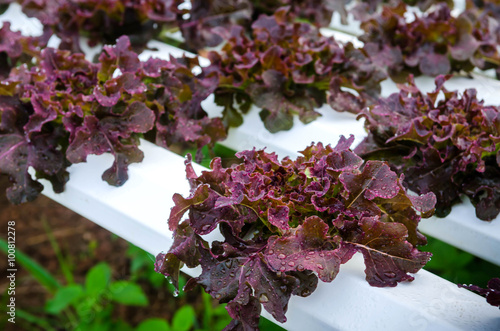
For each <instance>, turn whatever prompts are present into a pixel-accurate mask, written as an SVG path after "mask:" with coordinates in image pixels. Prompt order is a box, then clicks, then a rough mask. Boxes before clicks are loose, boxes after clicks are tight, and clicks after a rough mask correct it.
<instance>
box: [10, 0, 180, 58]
mask: <svg viewBox="0 0 500 331" xmlns="http://www.w3.org/2000/svg"><path fill="white" fill-rule="evenodd" d="M19 2H20V3H21V4H22V6H23V11H24V12H25V13H26V14H27V15H28V16H30V17H36V18H38V19H39V20H40V21H41V23H42V24H43V25H44V27H45V29H46V30H50V31H52V32H53V33H55V34H56V35H57V36H58V37H59V38H61V46H60V47H61V48H62V49H68V50H72V51H76V52H78V51H79V50H80V44H79V35H80V34H83V35H87V36H88V38H89V42H90V44H95V43H98V42H105V43H114V42H115V40H116V39H117V38H118V37H120V36H122V35H129V36H130V38H131V40H132V43H133V44H134V45H136V46H138V47H143V46H145V44H146V43H147V42H148V41H149V40H150V39H151V38H152V37H153V36H155V34H157V33H158V32H159V28H160V27H161V26H162V25H164V24H174V22H175V20H176V11H175V7H174V4H175V1H174V0H165V1H159V0H126V1H116V0H90V1H69V0H63V1H61V0H46V1H37V0H20V1H19Z"/></svg>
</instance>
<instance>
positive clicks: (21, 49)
mask: <svg viewBox="0 0 500 331" xmlns="http://www.w3.org/2000/svg"><path fill="white" fill-rule="evenodd" d="M49 37H50V35H46V34H45V35H42V36H39V37H26V36H23V35H22V34H21V33H20V32H14V31H12V30H11V29H10V23H9V22H4V23H3V26H2V28H1V29H0V79H2V80H3V79H5V78H7V77H8V76H9V73H10V70H11V69H12V68H16V67H18V66H20V65H21V64H27V65H30V63H31V60H32V59H33V58H38V57H39V56H40V52H41V49H42V48H44V47H46V46H47V41H48V39H49ZM3 88H4V87H2V86H0V89H3Z"/></svg>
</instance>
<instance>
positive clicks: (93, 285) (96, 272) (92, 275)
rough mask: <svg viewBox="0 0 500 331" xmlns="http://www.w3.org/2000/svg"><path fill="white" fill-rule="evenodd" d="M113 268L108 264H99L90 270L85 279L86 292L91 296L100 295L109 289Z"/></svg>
mask: <svg viewBox="0 0 500 331" xmlns="http://www.w3.org/2000/svg"><path fill="white" fill-rule="evenodd" d="M110 278H111V268H110V267H109V265H108V264H107V263H99V264H97V265H96V266H94V267H93V268H92V269H90V270H89V272H88V273H87V277H86V279H85V290H86V291H87V294H89V295H99V294H100V293H102V292H103V291H105V290H106V288H107V287H108V284H109V281H110Z"/></svg>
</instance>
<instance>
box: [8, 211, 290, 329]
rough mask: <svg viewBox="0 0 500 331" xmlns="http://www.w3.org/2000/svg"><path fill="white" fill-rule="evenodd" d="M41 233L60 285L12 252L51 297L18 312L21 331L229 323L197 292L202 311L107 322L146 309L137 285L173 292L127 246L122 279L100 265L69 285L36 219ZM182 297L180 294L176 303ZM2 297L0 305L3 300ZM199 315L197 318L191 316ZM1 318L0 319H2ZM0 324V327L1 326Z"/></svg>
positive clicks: (142, 255)
mask: <svg viewBox="0 0 500 331" xmlns="http://www.w3.org/2000/svg"><path fill="white" fill-rule="evenodd" d="M42 223H43V224H44V227H45V231H46V233H47V236H48V239H49V241H50V243H51V246H52V248H53V250H54V252H55V254H56V256H57V259H58V262H59V265H60V269H61V273H62V274H63V275H64V278H65V281H66V285H64V284H62V283H61V282H60V281H59V280H57V279H56V278H55V277H54V275H52V274H51V273H50V272H49V271H48V270H47V269H45V268H44V267H42V266H41V265H40V264H38V263H37V262H36V261H35V260H33V259H31V258H30V257H29V256H27V255H26V254H24V253H23V252H22V251H20V250H19V249H17V250H16V261H17V263H18V265H19V266H20V267H21V268H22V269H25V270H27V271H28V272H29V273H30V275H31V276H32V277H33V278H34V279H35V280H36V281H38V282H39V283H40V284H41V285H42V286H43V287H44V288H45V289H46V290H47V291H48V292H49V293H51V294H52V298H51V299H49V300H47V302H46V303H45V305H44V307H30V311H29V312H28V311H26V310H24V309H22V307H18V308H17V310H16V315H17V317H18V318H19V326H20V327H21V328H24V329H25V330H47V331H56V330H61V329H64V330H75V331H189V330H194V331H211V330H222V329H223V328H224V327H225V326H226V325H227V324H228V323H229V322H230V320H231V318H230V317H229V315H228V313H227V311H226V309H225V305H218V304H215V303H214V302H213V301H212V298H211V297H210V295H208V294H206V293H205V292H204V291H202V290H201V289H200V295H201V300H202V303H203V305H202V310H201V311H198V312H197V311H195V309H194V308H193V306H191V305H184V306H181V307H180V308H179V309H177V310H176V312H175V313H174V315H173V317H172V320H171V321H170V322H168V321H166V320H165V319H163V318H157V317H153V318H148V319H146V320H144V321H142V322H141V323H140V324H139V325H138V326H137V327H133V326H130V325H129V324H128V323H126V322H125V321H124V320H122V319H117V318H113V311H114V310H115V308H116V307H117V305H125V306H147V305H148V304H149V302H148V298H147V296H146V294H145V293H144V291H143V290H142V288H141V287H140V286H139V285H138V282H140V281H146V282H148V283H149V284H151V285H152V286H153V287H154V288H160V287H162V286H165V287H167V288H168V290H169V291H170V292H171V293H173V292H174V288H173V286H172V285H171V284H170V283H169V282H168V281H166V279H165V278H164V277H163V276H161V275H159V274H157V273H156V272H154V270H153V264H154V257H153V256H152V255H151V254H149V253H147V252H145V251H144V250H142V249H140V248H138V247H136V246H134V245H132V244H130V246H129V248H128V249H127V253H126V254H127V256H128V257H129V259H130V277H129V279H128V280H113V279H112V269H111V267H110V265H109V264H107V263H104V262H101V263H99V264H97V265H95V266H94V267H92V268H91V269H90V270H89V271H88V272H87V274H86V275H85V279H84V281H83V283H82V284H80V283H77V282H75V277H74V275H73V274H72V270H73V269H74V268H73V266H72V265H70V264H69V263H68V260H70V259H69V257H65V256H64V254H63V252H62V251H61V248H60V246H59V245H58V243H57V241H56V239H55V238H54V236H53V233H52V231H51V229H50V227H49V226H48V223H47V222H46V221H45V220H43V219H42ZM0 251H2V252H4V253H5V254H7V251H8V245H7V242H6V241H5V240H3V239H0ZM179 283H180V285H181V287H183V286H184V285H185V283H186V276H184V275H181V277H180V279H179ZM184 296H185V293H184V292H183V291H181V292H180V293H179V298H182V297H184ZM6 298H7V295H6V294H4V295H3V296H2V298H1V299H0V302H3V301H5V299H6ZM197 316H199V317H197ZM2 318H3V317H2ZM1 325H2V324H1V322H0V326H1ZM260 328H261V330H268V331H278V330H283V329H282V328H281V327H279V326H277V325H275V324H274V323H272V322H269V321H268V320H264V319H263V321H262V322H261V325H260Z"/></svg>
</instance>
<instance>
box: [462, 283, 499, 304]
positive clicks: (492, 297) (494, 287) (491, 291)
mask: <svg viewBox="0 0 500 331" xmlns="http://www.w3.org/2000/svg"><path fill="white" fill-rule="evenodd" d="M458 286H459V287H464V288H466V289H468V290H471V291H474V292H477V293H478V294H480V295H482V296H484V297H485V298H486V301H487V302H488V303H489V304H490V305H492V306H496V307H500V278H492V279H491V280H490V281H489V282H488V287H487V288H485V289H484V288H481V287H479V286H476V285H458Z"/></svg>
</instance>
